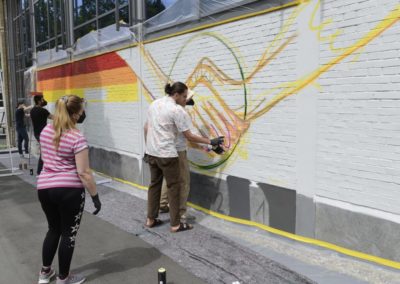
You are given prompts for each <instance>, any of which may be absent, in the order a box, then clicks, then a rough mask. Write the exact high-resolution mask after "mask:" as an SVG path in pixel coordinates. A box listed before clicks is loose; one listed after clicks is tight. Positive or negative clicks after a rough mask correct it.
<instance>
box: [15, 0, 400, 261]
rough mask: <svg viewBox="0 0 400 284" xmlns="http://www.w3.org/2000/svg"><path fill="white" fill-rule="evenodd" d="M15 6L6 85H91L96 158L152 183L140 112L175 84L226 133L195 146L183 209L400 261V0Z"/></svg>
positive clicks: (209, 125) (205, 120) (212, 129)
mask: <svg viewBox="0 0 400 284" xmlns="http://www.w3.org/2000/svg"><path fill="white" fill-rule="evenodd" d="M9 2H10V3H9ZM9 2H7V4H9V6H8V9H9V10H8V11H9V14H10V15H16V16H15V17H10V18H8V22H7V23H8V24H9V25H8V32H9V37H8V38H9V40H10V44H9V53H10V56H11V58H13V59H14V62H15V63H14V64H11V65H10V66H11V68H10V73H11V74H13V82H12V92H11V93H12V96H14V97H15V98H16V97H26V96H27V93H28V92H29V91H41V92H43V93H44V95H45V97H46V99H47V100H48V101H49V102H50V108H52V107H53V103H54V102H55V101H56V100H57V98H59V97H60V96H62V95H65V94H72V93H73V94H78V95H80V96H83V97H85V98H86V100H87V106H86V108H87V119H86V121H85V124H84V125H83V127H82V130H83V131H84V133H85V135H86V137H88V141H89V144H90V147H91V148H90V156H91V163H92V165H91V166H92V168H93V169H94V170H96V171H98V172H101V173H104V174H106V175H109V176H112V177H115V178H118V179H121V180H125V181H128V182H131V183H134V184H138V185H142V186H146V185H147V184H148V180H149V172H148V168H147V165H146V164H144V163H143V162H142V156H143V153H144V147H145V146H144V139H143V131H142V129H143V125H144V123H145V120H146V110H147V107H148V105H149V104H150V103H151V102H152V101H153V100H154V99H156V98H159V97H161V96H163V95H164V93H163V87H164V85H165V83H166V82H168V81H182V82H185V83H186V84H187V85H188V86H189V87H190V88H191V89H192V90H193V91H194V92H195V102H196V104H195V106H194V107H193V108H190V109H189V110H188V111H189V113H190V115H191V118H192V121H193V125H194V127H195V131H197V132H198V133H201V134H204V135H207V136H219V135H223V136H225V137H226V142H225V147H226V149H227V151H226V153H225V154H224V155H222V156H218V155H215V154H213V153H212V152H207V151H205V150H204V149H203V148H201V147H200V148H199V147H196V146H195V145H190V146H189V159H190V162H191V171H192V173H191V193H190V202H191V203H192V204H193V206H195V207H196V208H200V209H204V210H205V209H207V210H211V211H212V212H217V213H220V214H221V215H220V216H229V217H232V218H236V219H234V220H237V221H240V220H247V222H248V223H249V224H251V225H255V226H260V227H262V228H266V229H267V230H270V228H273V229H277V230H278V231H274V232H278V233H279V234H282V235H285V236H289V237H292V238H295V239H301V240H303V241H305V242H311V243H313V242H314V243H316V244H319V245H322V246H326V247H330V248H334V246H333V245H337V246H339V247H341V248H346V249H349V250H351V251H350V252H348V254H350V255H357V256H360V254H357V252H361V253H362V254H361V257H362V258H365V259H367V258H369V257H370V256H372V258H373V260H374V261H376V262H378V263H383V264H388V263H389V264H390V265H391V266H393V267H400V263H399V262H400V249H399V248H398V246H397V245H396V244H397V239H398V235H399V234H400V209H399V206H398V204H399V202H400V128H399V125H400V124H399V122H400V111H399V109H400V41H399V40H398V39H399V38H400V23H399V22H400V4H399V3H398V0H381V1H376V0H357V1H349V0H340V1H338V0H324V1H322V0H321V1H319V0H312V1H289V0H288V1H273V0H272V1H242V0H236V1H235V0H232V1H221V3H217V2H218V1H202V0H193V1H192V0H177V1H169V2H168V1H164V2H161V1H147V2H146V1H119V2H118V1H117V2H115V1H100V0H97V1H77V0H75V1H61V0H58V1H57V0H52V1H50V0H49V1H45V0H42V1H41V0H39V1H19V2H18V3H20V4H18V5H20V6H18V5H16V6H13V4H11V2H12V3H14V1H9ZM43 3H45V4H46V5H47V6H46V5H44V4H43ZM88 3H95V4H96V5H94V6H91V5H89V4H88ZM160 3H161V4H162V5H163V7H160V6H159V7H158V8H157V7H156V6H157V5H160ZM10 4H11V5H10ZM42 4H43V5H44V6H41V5H42ZM103 4H104V5H103ZM106 4H109V6H107V5H106ZM24 5H25V6H24ZM168 5H170V6H168ZM106 6H107V7H106ZM18 7H19V8H18ZM21 7H25V8H24V9H22V8H21ZM43 7H45V8H46V9H45V8H43ZM154 7H156V8H154ZM150 8H152V9H153V10H152V9H150ZM13 9H14V10H13ZM52 9H53V10H52ZM157 9H158V10H157ZM30 11H34V17H31V18H30V17H29V15H30ZM49 11H54V14H53V16H51V14H52V13H51V12H50V13H49ZM146 15H147V17H146ZM45 23H47V28H46V24H45ZM32 26H34V27H32ZM19 28H25V29H28V30H30V31H31V32H30V33H26V32H21V31H20V30H19ZM32 38H33V39H34V40H32ZM12 39H14V40H12ZM243 222H244V221H243ZM272 231H273V230H272ZM287 233H289V234H287ZM297 236H300V237H297ZM325 242H326V243H325ZM330 244H332V245H330Z"/></svg>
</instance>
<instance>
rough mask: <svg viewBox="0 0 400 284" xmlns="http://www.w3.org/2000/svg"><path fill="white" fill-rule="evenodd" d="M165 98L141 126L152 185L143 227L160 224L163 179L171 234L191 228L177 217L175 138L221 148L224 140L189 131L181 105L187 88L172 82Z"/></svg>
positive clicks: (154, 105) (178, 181) (155, 103)
mask: <svg viewBox="0 0 400 284" xmlns="http://www.w3.org/2000/svg"><path fill="white" fill-rule="evenodd" d="M165 93H166V94H168V96H164V97H162V98H159V99H157V100H155V101H153V102H152V103H151V105H150V106H149V109H148V114H147V121H146V123H145V125H144V134H145V140H146V160H147V161H148V163H149V166H150V175H151V182H150V186H149V190H148V198H147V219H146V224H145V225H146V226H147V227H149V228H152V227H155V226H158V225H160V224H162V221H161V220H160V219H158V218H157V217H158V213H159V209H160V196H161V187H162V181H163V177H165V180H166V184H167V186H168V201H169V214H170V225H171V229H170V230H171V232H181V231H186V230H190V229H192V228H193V226H192V225H190V224H187V223H182V222H181V219H180V215H179V204H180V202H179V195H180V191H181V190H182V189H181V188H182V175H181V172H180V167H179V158H178V152H177V150H176V139H177V135H178V133H183V135H184V136H185V138H186V139H187V140H189V141H191V142H194V143H203V144H211V145H220V144H222V143H223V137H218V138H214V139H211V140H210V139H209V138H206V137H201V136H198V135H195V134H193V133H192V132H191V131H190V129H189V128H190V122H189V121H190V117H189V115H188V114H187V113H186V111H185V110H184V109H183V107H182V106H181V105H182V104H184V103H185V102H186V99H187V93H188V88H187V86H186V85H185V84H184V83H181V82H175V83H174V84H173V85H170V84H167V85H166V86H165Z"/></svg>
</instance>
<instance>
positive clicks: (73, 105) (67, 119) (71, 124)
mask: <svg viewBox="0 0 400 284" xmlns="http://www.w3.org/2000/svg"><path fill="white" fill-rule="evenodd" d="M82 103H83V99H82V98H80V97H78V96H75V95H69V96H63V97H61V98H59V99H58V100H57V102H56V110H55V112H54V120H53V126H54V131H55V135H54V139H53V143H54V146H55V147H56V149H58V147H59V146H60V140H61V136H62V134H63V133H64V132H65V131H67V130H69V129H75V128H76V127H75V124H76V119H75V118H74V117H73V115H74V114H77V113H79V112H80V111H81V109H82V107H83V105H82Z"/></svg>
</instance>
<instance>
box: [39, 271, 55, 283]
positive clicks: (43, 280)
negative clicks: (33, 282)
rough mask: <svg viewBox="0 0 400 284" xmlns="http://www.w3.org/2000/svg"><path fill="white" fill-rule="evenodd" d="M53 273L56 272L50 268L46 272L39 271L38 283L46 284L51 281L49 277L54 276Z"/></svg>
mask: <svg viewBox="0 0 400 284" xmlns="http://www.w3.org/2000/svg"><path fill="white" fill-rule="evenodd" d="M54 275H56V273H55V272H54V270H53V269H50V271H49V272H48V273H43V272H41V271H40V272H39V281H38V284H48V283H50V281H51V278H53V277H54Z"/></svg>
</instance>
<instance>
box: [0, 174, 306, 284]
mask: <svg viewBox="0 0 400 284" xmlns="http://www.w3.org/2000/svg"><path fill="white" fill-rule="evenodd" d="M21 178H23V179H25V180H30V182H32V180H34V178H33V177H31V176H29V175H27V174H25V175H22V176H19V177H18V176H16V177H3V178H1V180H0V181H1V183H0V216H1V218H0V254H1V256H2V257H1V258H0V283H35V281H36V279H37V272H38V269H39V268H40V259H41V258H40V250H41V243H42V241H43V237H44V235H45V232H46V222H45V218H44V214H43V213H42V211H41V209H40V204H39V202H38V201H37V196H36V192H35V190H34V187H33V186H32V185H31V184H30V183H27V182H26V181H24V180H22V179H21ZM99 192H100V196H101V200H102V202H103V209H102V211H101V214H100V218H99V217H97V216H93V215H91V214H88V213H86V214H85V215H84V218H83V221H82V225H81V230H80V232H79V234H78V240H77V247H76V252H75V255H74V259H73V263H72V270H73V271H76V272H80V273H82V274H84V275H86V276H87V277H88V283H99V284H102V283H121V284H122V283H157V282H156V281H157V269H158V268H159V267H165V268H166V269H167V278H168V283H171V284H172V283H175V284H177V283H185V284H186V283H233V282H235V281H239V283H242V284H243V283H314V282H313V281H310V280H309V279H307V278H306V277H303V276H301V275H300V274H298V273H295V272H293V271H291V270H290V269H288V268H287V267H284V266H282V265H280V264H279V263H276V262H274V261H272V260H270V259H268V258H266V257H263V256H261V255H259V254H257V253H254V252H252V251H251V250H249V249H246V248H245V247H242V246H240V245H238V244H237V243H234V242H233V241H231V240H229V239H228V238H225V237H223V236H222V235H219V234H217V233H215V232H213V231H210V230H207V228H205V227H202V226H200V225H195V229H194V230H192V231H189V232H184V233H179V234H171V233H169V225H168V224H165V225H163V226H161V227H159V228H155V229H151V230H149V229H147V228H145V227H143V222H144V218H145V208H146V202H144V200H143V199H140V198H137V197H135V196H132V195H130V194H127V193H124V192H120V191H115V190H113V189H111V188H108V187H103V186H99ZM91 206H92V204H91V201H90V198H89V199H87V204H86V207H87V208H86V210H88V211H91V210H92V207H91ZM162 218H163V219H164V220H165V221H168V216H167V215H165V214H164V215H163V216H162ZM102 219H103V220H102ZM104 220H106V221H107V222H106V221H104ZM113 224H115V226H114V225H113ZM117 226H118V227H117ZM149 244H151V245H149ZM166 255H168V256H166ZM171 258H172V259H173V260H172V259H171ZM189 271H190V272H189Z"/></svg>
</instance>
